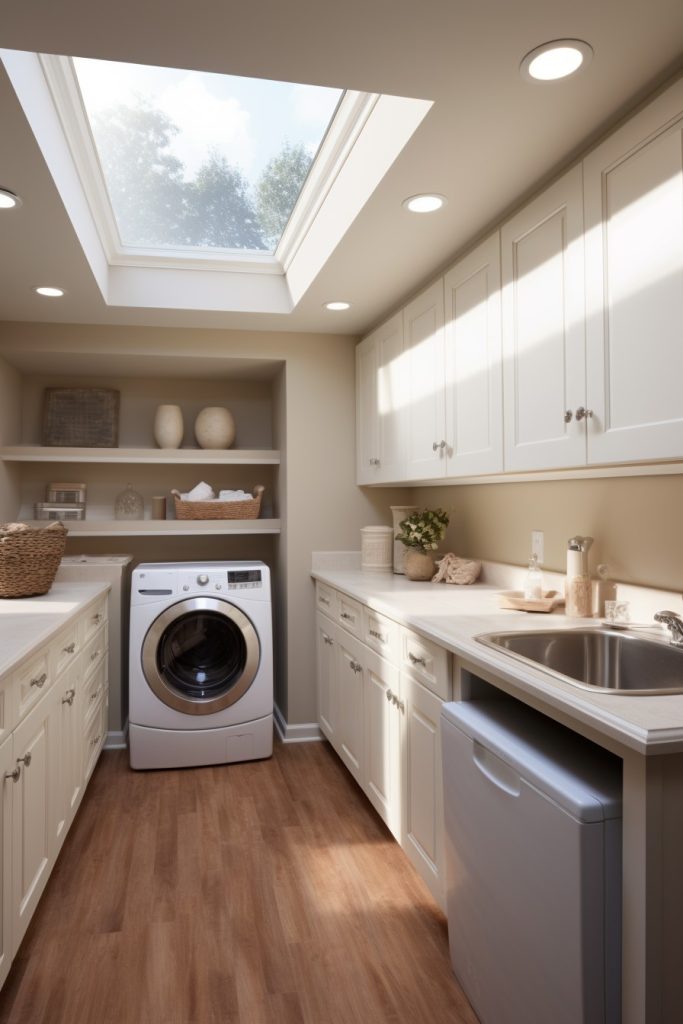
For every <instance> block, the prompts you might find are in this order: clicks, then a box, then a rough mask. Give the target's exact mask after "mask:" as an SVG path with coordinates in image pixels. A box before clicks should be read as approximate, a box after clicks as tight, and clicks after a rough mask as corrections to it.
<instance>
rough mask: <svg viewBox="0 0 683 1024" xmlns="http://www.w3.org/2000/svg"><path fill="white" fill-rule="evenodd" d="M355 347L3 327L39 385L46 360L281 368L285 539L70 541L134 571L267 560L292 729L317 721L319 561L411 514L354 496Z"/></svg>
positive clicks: (255, 337)
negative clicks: (225, 362)
mask: <svg viewBox="0 0 683 1024" xmlns="http://www.w3.org/2000/svg"><path fill="white" fill-rule="evenodd" d="M354 343H355V339H354V338H350V337H347V336H342V335H314V334H306V335H294V334H287V333H261V332H236V331H217V330H201V329H195V330H186V329H167V328H139V327H103V326H91V325H70V324H59V325H57V324H25V323H22V324H0V355H2V354H3V353H5V354H6V358H8V359H9V360H11V358H12V352H15V353H18V352H22V353H23V356H22V359H23V361H24V363H25V362H26V360H27V358H28V359H29V360H30V365H31V372H33V365H34V364H35V372H36V373H38V372H39V371H40V369H41V356H42V355H43V354H44V353H53V352H54V351H59V352H66V353H71V354H72V358H73V357H76V356H79V355H83V356H88V355H89V354H90V353H92V352H105V353H110V354H115V355H121V356H125V357H130V375H131V376H133V375H134V373H135V360H136V358H138V359H139V358H140V357H143V358H144V357H145V356H147V355H149V356H153V357H155V358H158V359H159V373H160V375H161V376H163V360H164V356H165V355H169V356H183V355H185V356H186V355H188V354H190V353H191V354H192V355H193V356H194V358H195V359H196V360H197V364H198V370H197V376H198V377H201V376H202V374H201V360H202V358H206V359H215V358H216V357H219V358H222V359H223V358H224V359H230V358H240V359H256V360H258V359H262V360H282V361H284V364H285V365H284V370H283V372H282V375H281V376H280V377H278V378H277V380H276V381H275V385H274V402H273V432H274V436H275V440H276V443H277V444H279V445H280V447H281V449H282V451H283V463H282V466H281V467H280V470H279V472H278V473H277V474H275V475H274V480H275V479H277V478H278V477H279V483H278V486H279V490H280V499H281V501H280V514H281V518H282V534H281V536H280V537H279V539H278V538H275V539H274V540H273V541H268V540H267V539H266V538H258V537H257V538H251V539H250V540H248V541H247V540H244V541H241V540H237V539H235V538H227V539H220V541H219V540H214V541H208V542H207V541H205V540H204V539H202V540H201V541H198V542H195V541H193V540H190V539H189V538H180V539H177V538H155V539H154V541H152V540H151V539H150V540H147V541H142V540H138V539H135V540H133V539H131V540H129V541H127V540H126V539H125V538H120V539H119V538H116V539H115V540H110V539H107V538H101V539H97V540H96V539H91V540H89V541H85V540H79V541H76V540H73V541H72V542H71V544H70V548H71V550H72V551H76V550H78V551H84V552H86V553H95V552H99V553H101V552H104V551H110V552H121V551H130V552H132V553H133V554H134V555H135V557H136V558H137V559H154V560H161V561H173V560H183V559H187V558H194V557H197V558H204V557H213V558H239V557H244V558H250V557H255V556H256V557H264V559H265V560H266V561H268V562H269V564H271V566H272V567H273V569H274V570H275V577H276V594H275V607H274V617H275V620H276V639H277V646H278V658H279V663H278V672H277V679H276V693H277V701H278V705H279V706H280V708H281V710H282V712H283V714H284V715H285V717H286V718H287V720H288V722H290V723H292V724H296V723H304V722H313V721H315V719H316V699H315V652H314V602H313V584H312V582H311V579H310V567H311V553H312V551H314V550H332V551H334V550H340V549H353V550H358V549H359V546H360V539H359V530H360V527H361V526H365V525H372V524H376V523H385V524H389V523H390V521H391V520H390V515H389V512H388V506H389V505H390V504H399V503H402V502H405V500H406V499H407V495H408V493H409V492H408V491H407V490H406V489H405V488H403V489H386V490H384V489H382V490H376V491H362V490H360V489H359V488H357V487H356V486H355V454H354V453H355V398H354V377H355V363H354ZM28 353H30V356H28V355H27V354H28ZM127 372H128V371H127ZM12 440H15V439H14V438H13V439H12ZM116 472H117V474H118V473H119V472H120V471H119V470H116ZM285 495H286V501H285V500H283V499H284V498H285ZM15 514H16V513H15Z"/></svg>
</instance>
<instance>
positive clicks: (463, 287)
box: [445, 232, 503, 477]
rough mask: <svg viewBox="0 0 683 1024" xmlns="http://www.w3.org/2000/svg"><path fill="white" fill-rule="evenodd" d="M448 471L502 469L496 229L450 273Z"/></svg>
mask: <svg viewBox="0 0 683 1024" xmlns="http://www.w3.org/2000/svg"><path fill="white" fill-rule="evenodd" d="M445 291H446V316H445V346H446V445H447V447H446V460H445V462H446V465H445V475H446V476H448V477H450V476H469V475H475V474H478V473H500V472H502V470H503V393H502V387H503V385H502V382H503V368H502V345H501V323H500V236H499V234H498V232H496V233H495V235H492V236H491V237H490V238H488V239H487V240H486V241H485V242H482V243H481V245H479V246H477V248H476V249H475V250H474V251H473V252H471V253H470V254H469V255H468V256H465V257H464V259H462V260H460V261H459V262H458V263H456V265H455V266H454V267H453V269H452V270H450V271H449V272H448V273H447V274H446V278H445Z"/></svg>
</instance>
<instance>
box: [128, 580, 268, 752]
mask: <svg viewBox="0 0 683 1024" xmlns="http://www.w3.org/2000/svg"><path fill="white" fill-rule="evenodd" d="M130 604H131V607H130V672H129V697H130V706H129V716H130V729H129V748H130V764H131V767H132V768H143V769H144V768H179V767H190V766H198V765H207V764H226V763H228V762H231V761H249V760H253V759H255V758H263V757H270V755H271V754H272V752H273V630H272V610H271V592H270V571H269V569H268V566H267V565H265V564H264V563H263V562H176V563H172V564H167V563H151V562H150V563H144V564H142V565H139V566H138V567H137V568H136V569H135V570H134V572H133V576H132V581H131V600H130Z"/></svg>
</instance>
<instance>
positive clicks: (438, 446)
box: [432, 441, 446, 452]
mask: <svg viewBox="0 0 683 1024" xmlns="http://www.w3.org/2000/svg"><path fill="white" fill-rule="evenodd" d="M445 447H446V442H445V441H433V442H432V451H433V452H436V451H443V450H444V448H445Z"/></svg>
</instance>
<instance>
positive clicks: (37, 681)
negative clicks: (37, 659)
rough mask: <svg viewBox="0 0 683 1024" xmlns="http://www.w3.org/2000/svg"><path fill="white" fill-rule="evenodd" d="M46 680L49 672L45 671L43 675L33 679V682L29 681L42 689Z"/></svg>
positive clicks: (30, 684)
mask: <svg viewBox="0 0 683 1024" xmlns="http://www.w3.org/2000/svg"><path fill="white" fill-rule="evenodd" d="M46 682H47V672H43V674H42V675H41V676H38V677H37V678H36V679H32V680H31V682H30V683H29V686H37V687H38V689H39V690H42V688H43V687H44V686H45V683H46Z"/></svg>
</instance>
